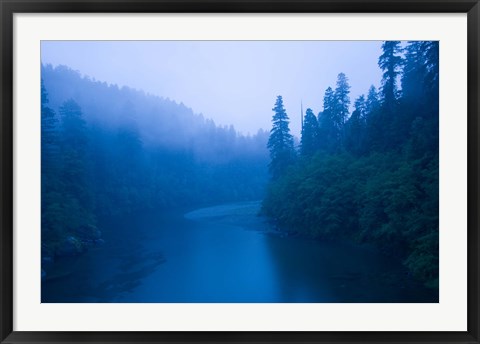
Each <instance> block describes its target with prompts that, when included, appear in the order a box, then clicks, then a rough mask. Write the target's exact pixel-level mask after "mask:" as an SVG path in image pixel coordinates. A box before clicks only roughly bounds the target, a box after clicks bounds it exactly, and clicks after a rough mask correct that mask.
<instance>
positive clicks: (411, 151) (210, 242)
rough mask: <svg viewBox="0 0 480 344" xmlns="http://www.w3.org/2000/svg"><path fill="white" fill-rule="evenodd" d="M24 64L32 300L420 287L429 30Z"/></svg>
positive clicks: (430, 187)
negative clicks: (32, 137) (32, 191)
mask: <svg viewBox="0 0 480 344" xmlns="http://www.w3.org/2000/svg"><path fill="white" fill-rule="evenodd" d="M41 62H42V65H41V77H42V83H41V85H40V86H41V96H42V97H41V121H42V125H41V129H42V133H41V134H42V142H41V152H42V155H41V159H42V161H41V163H42V171H41V174H42V175H41V176H42V180H41V187H42V192H41V197H42V200H41V202H42V220H41V221H42V265H41V266H42V271H41V272H42V275H41V278H42V302H46V303H49V302H59V303H62V302H438V296H439V292H438V282H439V279H438V174H439V173H438V155H439V148H438V123H439V122H438V121H439V119H438V42H430V41H425V42H409V43H407V42H395V41H387V42H362V41H357V42H326V41H325V42H323V41H272V42H269V41H238V42H236V41H195V42H194V41H178V42H175V41H158V42H150V41H149V42H133V41H128V42H127V41H125V42H124V41H115V42H113V41H111V42H110V41H95V42H93V41H71V42H69V41H58V42H57V41H55V42H54V41H43V42H42V61H41ZM372 85H375V86H376V87H375V86H372Z"/></svg>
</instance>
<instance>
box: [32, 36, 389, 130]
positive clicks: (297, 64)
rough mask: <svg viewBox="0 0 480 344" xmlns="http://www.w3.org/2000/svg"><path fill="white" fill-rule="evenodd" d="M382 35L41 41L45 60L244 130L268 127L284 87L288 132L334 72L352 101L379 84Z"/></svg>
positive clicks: (318, 104)
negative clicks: (371, 37) (372, 37)
mask: <svg viewBox="0 0 480 344" xmlns="http://www.w3.org/2000/svg"><path fill="white" fill-rule="evenodd" d="M381 43H382V42H380V41H356V42H353V41H341V42H339V41H141V42H136V41H43V42H42V50H41V58H42V63H44V64H52V65H54V66H56V65H60V64H62V65H66V66H69V67H70V68H72V69H74V70H78V71H79V72H80V73H81V74H82V75H88V76H89V77H91V78H95V79H96V80H99V81H105V82H107V83H111V84H117V85H119V86H129V87H132V88H136V89H141V90H144V91H145V92H148V93H151V94H155V95H158V96H161V97H165V98H170V99H173V100H175V101H176V102H178V103H180V102H183V103H184V104H185V105H186V106H188V107H190V108H192V109H193V111H194V112H195V113H202V114H203V115H204V116H205V117H207V118H212V119H213V120H214V121H215V123H217V124H221V125H226V124H233V125H234V126H235V128H236V129H237V130H239V131H241V132H243V133H247V132H250V133H255V132H256V131H257V130H258V129H259V128H264V129H267V130H270V128H271V118H272V115H273V112H272V108H273V105H274V103H275V99H276V96H277V95H282V96H283V99H284V104H285V108H286V110H287V113H288V115H289V117H290V121H291V124H290V128H291V129H292V133H293V134H294V135H296V136H299V132H300V102H301V101H303V108H304V110H305V109H306V108H308V107H310V108H312V109H313V111H314V113H315V114H317V113H318V112H319V111H321V110H322V102H323V95H324V92H325V89H326V88H327V87H328V86H331V87H332V88H335V83H336V79H337V74H338V73H340V72H343V73H345V74H346V75H347V77H348V78H349V82H350V86H351V93H350V98H351V102H352V104H353V102H354V100H355V98H356V97H358V96H359V95H361V94H363V93H367V91H368V88H369V87H370V85H372V84H373V85H375V86H377V87H378V86H379V84H380V80H381V71H380V69H379V68H378V65H377V62H378V57H379V56H380V54H381V48H380V47H381Z"/></svg>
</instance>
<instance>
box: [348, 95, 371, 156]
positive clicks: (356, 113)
mask: <svg viewBox="0 0 480 344" xmlns="http://www.w3.org/2000/svg"><path fill="white" fill-rule="evenodd" d="M366 113H367V106H366V102H365V96H364V95H363V94H362V95H361V96H360V97H358V98H357V99H356V100H355V110H353V112H352V115H351V116H350V118H349V119H348V121H347V123H346V124H345V148H346V149H347V150H348V151H349V152H351V153H353V154H356V155H358V154H360V153H361V152H362V151H363V146H364V144H365V143H364V136H365V125H366V122H365V119H366Z"/></svg>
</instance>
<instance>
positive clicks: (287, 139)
mask: <svg viewBox="0 0 480 344" xmlns="http://www.w3.org/2000/svg"><path fill="white" fill-rule="evenodd" d="M272 110H273V112H274V113H275V114H274V115H273V118H272V123H273V125H272V130H271V131H270V137H269V139H268V144H267V147H268V149H269V150H270V159H271V161H270V165H269V167H270V174H271V175H272V177H273V178H274V179H276V178H279V177H280V176H281V175H283V174H284V173H285V171H286V170H287V169H288V167H289V166H291V165H292V164H293V163H294V161H295V148H294V146H293V136H292V135H291V134H290V128H289V127H288V124H289V118H288V115H287V112H286V111H285V108H284V107H283V99H282V96H278V97H277V100H276V102H275V107H274V108H273V109H272Z"/></svg>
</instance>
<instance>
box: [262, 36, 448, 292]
mask: <svg viewBox="0 0 480 344" xmlns="http://www.w3.org/2000/svg"><path fill="white" fill-rule="evenodd" d="M438 54H439V47H438V42H431V41H428V42H426V41H415V42H408V43H407V44H404V45H402V44H401V42H397V41H386V42H384V43H383V45H382V54H381V56H380V57H379V59H378V65H379V67H380V68H381V70H382V71H383V78H382V80H381V88H380V89H378V90H377V89H376V88H375V87H373V86H372V87H371V88H370V89H369V90H368V93H367V94H366V95H361V96H359V97H358V98H357V99H355V101H354V104H353V111H352V112H351V113H350V108H351V107H350V97H349V93H350V85H349V83H348V78H347V76H346V75H345V74H343V73H340V74H338V79H337V82H336V85H335V87H334V88H332V87H329V88H327V90H326V91H325V95H324V98H323V111H321V112H319V113H318V114H317V115H315V113H314V112H313V111H312V109H307V110H306V113H305V116H304V120H303V123H302V133H301V143H300V147H299V148H298V149H297V147H295V145H294V138H293V136H292V135H291V133H290V131H289V118H288V115H287V113H286V111H285V108H284V106H283V99H282V97H281V96H279V97H278V98H277V100H276V103H275V106H274V108H273V111H274V116H273V128H272V130H271V134H270V138H269V141H268V148H269V149H270V156H271V162H270V165H269V167H270V173H271V177H272V179H271V182H270V184H269V187H268V192H267V195H266V197H265V199H264V201H263V207H262V213H263V214H264V215H267V216H269V217H271V218H272V219H273V220H274V221H275V223H277V225H278V227H279V230H282V231H288V232H290V233H298V234H301V235H305V236H308V237H313V238H318V239H320V238H321V239H322V240H331V239H341V240H345V239H346V240H351V241H355V242H363V243H371V244H374V245H376V246H378V247H380V248H381V249H382V250H383V251H384V252H385V253H387V254H390V255H394V256H397V257H399V258H401V259H402V260H403V263H404V265H405V266H406V267H407V269H408V271H409V273H410V274H411V275H413V276H415V277H416V278H417V279H419V280H420V281H422V282H423V283H424V284H425V285H426V286H428V287H430V288H438V278H439V274H438V243H439V241H438V228H439V222H438V221H439V208H438V196H439V170H438V166H439V165H438V163H439V146H438V145H439V143H438V140H439V131H438V126H439V69H438V64H439V55H438ZM359 68H360V67H359Z"/></svg>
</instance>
